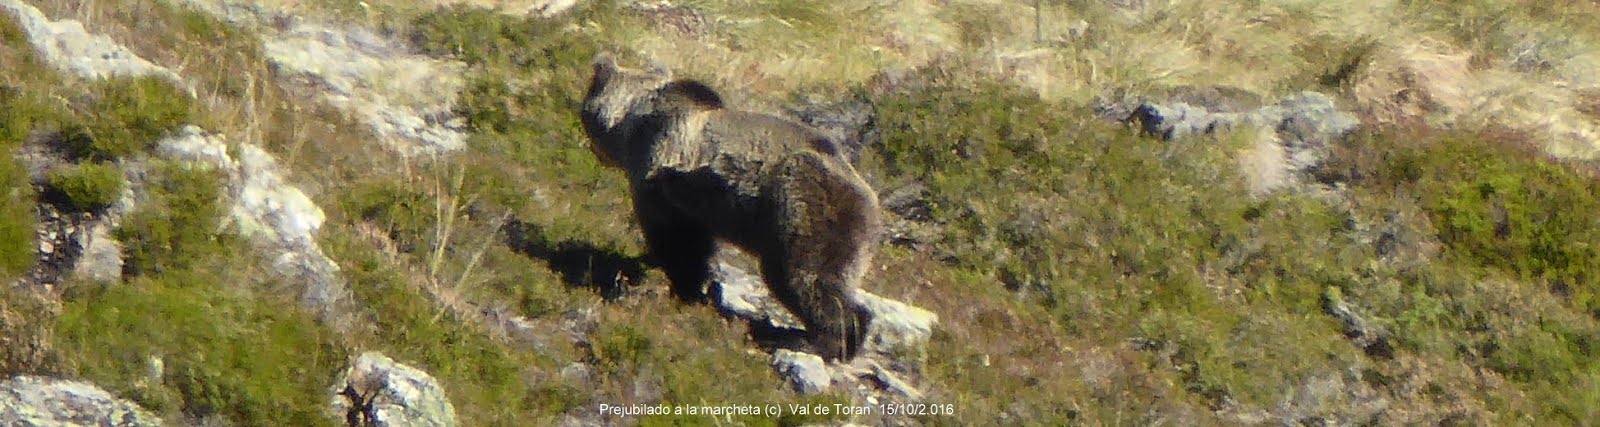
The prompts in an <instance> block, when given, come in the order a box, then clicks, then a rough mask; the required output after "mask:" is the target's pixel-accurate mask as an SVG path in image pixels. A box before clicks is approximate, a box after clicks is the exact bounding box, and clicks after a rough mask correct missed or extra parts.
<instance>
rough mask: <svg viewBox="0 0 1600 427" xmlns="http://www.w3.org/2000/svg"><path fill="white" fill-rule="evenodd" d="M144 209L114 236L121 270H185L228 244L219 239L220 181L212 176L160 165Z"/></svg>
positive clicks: (207, 172) (188, 167) (180, 166)
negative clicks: (120, 251)
mask: <svg viewBox="0 0 1600 427" xmlns="http://www.w3.org/2000/svg"><path fill="white" fill-rule="evenodd" d="M153 176H154V178H153V180H152V182H151V183H152V184H153V185H152V186H151V188H152V189H153V191H152V194H151V200H150V202H149V203H145V204H143V205H140V207H139V208H138V209H136V210H134V211H133V212H131V213H129V214H128V217H127V218H125V219H124V220H123V223H122V226H120V227H118V228H117V230H116V231H115V232H114V233H113V234H114V235H115V236H116V237H117V239H118V240H120V241H121V242H122V244H123V258H124V264H123V270H124V271H126V272H129V273H132V274H135V275H139V274H147V273H161V272H165V271H171V270H181V269H184V268H187V267H188V266H190V265H193V263H194V262H195V261H196V260H198V259H200V258H202V257H204V256H205V255H207V254H211V253H214V252H218V251H222V250H223V249H222V246H223V245H225V244H226V243H228V241H229V240H230V237H229V235H227V234H224V233H222V230H221V226H222V218H223V217H222V216H223V215H224V214H225V213H226V210H224V208H223V206H222V200H221V199H222V188H221V187H220V183H221V179H222V178H221V177H220V176H219V175H218V174H217V173H216V172H215V171H212V170H209V169H203V168H199V167H195V166H192V165H186V164H177V163H163V164H160V165H158V167H157V170H156V173H155V174H153Z"/></svg>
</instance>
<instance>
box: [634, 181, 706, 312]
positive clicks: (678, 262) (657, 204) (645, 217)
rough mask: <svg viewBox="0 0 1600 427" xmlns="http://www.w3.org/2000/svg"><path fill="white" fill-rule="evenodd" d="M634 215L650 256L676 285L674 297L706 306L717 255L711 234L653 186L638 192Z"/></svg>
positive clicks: (645, 186)
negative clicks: (714, 257) (714, 258)
mask: <svg viewBox="0 0 1600 427" xmlns="http://www.w3.org/2000/svg"><path fill="white" fill-rule="evenodd" d="M633 212H634V215H635V216H636V217H638V220H639V227H640V228H641V229H642V230H643V231H644V241H645V245H646V246H647V247H648V249H649V251H650V256H651V257H653V258H654V259H655V261H656V263H657V264H659V265H660V266H661V269H662V270H665V271H666V273H667V279H668V280H669V281H671V282H672V293H673V295H676V296H677V297H678V299H679V300H681V301H683V302H689V303H698V302H704V301H705V300H706V285H707V283H708V282H709V281H710V280H711V257H712V255H714V254H715V253H716V241H715V240H714V239H713V236H712V235H711V230H710V229H709V228H707V227H706V226H705V225H704V224H703V223H702V222H700V221H699V220H696V219H695V218H692V217H690V216H689V215H686V214H684V213H683V212H682V211H680V210H678V209H677V208H676V207H674V206H673V205H672V204H671V203H670V202H668V201H667V199H666V197H665V196H664V195H663V194H662V192H661V191H660V190H659V188H657V187H655V186H653V185H649V184H644V185H640V186H639V188H638V191H635V192H634V195H633Z"/></svg>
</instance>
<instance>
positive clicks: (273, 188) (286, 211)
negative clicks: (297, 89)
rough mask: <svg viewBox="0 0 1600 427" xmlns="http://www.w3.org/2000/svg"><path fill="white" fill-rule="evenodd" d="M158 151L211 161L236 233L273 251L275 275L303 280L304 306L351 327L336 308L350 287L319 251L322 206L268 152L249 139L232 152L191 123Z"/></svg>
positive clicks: (332, 322)
mask: <svg viewBox="0 0 1600 427" xmlns="http://www.w3.org/2000/svg"><path fill="white" fill-rule="evenodd" d="M158 146H159V151H160V152H161V154H163V155H165V156H167V157H170V158H174V159H178V160H186V161H191V162H196V163H200V164H205V165H209V166H211V167H214V168H217V170H218V171H220V172H222V173H223V175H224V176H226V177H227V182H226V183H224V188H226V189H227V191H228V195H229V196H230V199H231V200H232V201H233V207H232V209H230V212H231V215H230V219H231V220H232V221H233V223H234V224H235V225H237V226H238V228H239V232H240V234H243V235H245V236H247V237H250V238H251V239H253V240H256V241H258V242H260V243H262V244H264V245H266V246H267V247H269V248H271V249H273V250H274V251H275V252H277V256H276V257H275V259H273V262H272V264H273V267H274V269H275V270H277V273H278V274H281V275H283V276H284V277H288V278H291V279H292V280H293V281H294V282H296V283H304V284H306V289H305V291H304V293H303V294H302V299H303V302H304V304H305V305H306V306H307V307H308V308H310V309H312V310H314V312H316V313H318V315H319V317H320V318H321V319H322V320H323V321H324V322H326V323H328V324H330V325H332V326H333V327H334V328H335V329H336V330H341V331H342V330H345V328H347V327H349V325H347V324H346V322H345V321H344V319H343V318H342V317H341V316H342V314H341V313H343V312H345V311H344V310H341V309H340V308H339V307H340V305H341V304H343V303H344V302H345V301H347V300H348V298H349V291H348V289H346V288H345V286H344V281H343V279H341V278H340V277H339V275H338V272H339V266H338V265H337V264H334V263H333V260H331V259H329V258H328V257H327V256H326V255H324V254H323V253H322V248H321V247H320V246H318V245H317V241H316V237H315V235H316V232H317V230H318V229H320V228H321V227H322V221H323V220H324V218H325V217H324V216H323V213H322V209H321V208H319V207H317V205H316V204H315V203H312V202H311V199H310V198H309V197H306V195H305V193H303V192H301V191H300V189H299V188H297V187H295V186H294V185H293V184H291V183H289V182H288V180H286V179H285V178H284V177H283V175H282V173H281V172H280V168H279V166H278V163H277V160H275V159H273V157H272V155H271V154H269V153H267V152H266V151H265V150H262V149H261V148H260V147H257V146H255V145H253V144H249V143H241V144H239V145H238V147H237V150H236V151H235V153H236V154H237V157H238V158H237V159H236V158H234V156H232V155H229V150H228V144H227V143H226V142H224V141H223V140H222V137H221V136H220V135H214V134H208V133H205V132H204V131H202V130H201V129H200V128H197V127H194V126H188V127H185V128H184V129H183V130H182V131H181V132H179V133H178V134H177V135H174V136H173V137H171V138H167V139H164V140H162V141H161V142H160V143H159V144H158Z"/></svg>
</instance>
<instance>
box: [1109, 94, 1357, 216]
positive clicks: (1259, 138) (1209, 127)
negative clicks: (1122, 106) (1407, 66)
mask: <svg viewBox="0 0 1600 427" xmlns="http://www.w3.org/2000/svg"><path fill="white" fill-rule="evenodd" d="M1235 109H1237V110H1239V111H1238V112H1213V111H1210V110H1209V109H1207V108H1206V107H1202V106H1198V105H1191V104H1189V103H1186V102H1171V103H1160V102H1145V103H1142V104H1139V105H1138V107H1135V108H1134V109H1133V111H1132V113H1130V114H1129V115H1128V116H1127V118H1126V120H1127V121H1129V122H1131V123H1134V124H1136V125H1137V126H1138V127H1139V128H1140V129H1141V130H1143V131H1144V132H1145V133H1146V134H1149V135H1153V136H1156V137H1158V138H1161V139H1165V140H1175V139H1181V138H1186V137H1189V136H1194V135H1217V134H1223V133H1227V132H1233V131H1248V132H1253V133H1255V135H1256V138H1255V140H1256V144H1255V145H1253V146H1251V147H1249V148H1248V149H1247V151H1246V153H1244V154H1243V156H1241V161H1240V166H1241V167H1242V168H1244V170H1245V176H1246V177H1247V178H1249V180H1250V181H1251V182H1250V185H1251V188H1252V190H1254V191H1255V192H1257V193H1264V192H1269V191H1272V190H1275V189H1278V188H1281V187H1283V186H1286V185H1289V184H1292V183H1293V180H1292V179H1290V178H1289V175H1290V174H1292V173H1304V172H1310V171H1312V170H1314V169H1315V168H1317V167H1319V166H1321V165H1322V163H1323V161H1324V160H1325V159H1326V157H1327V154H1328V149H1329V144H1331V143H1333V142H1335V141H1337V140H1338V139H1340V138H1343V137H1344V136H1346V135H1348V134H1349V133H1350V132H1351V131H1353V130H1355V128H1356V126H1357V125H1359V124H1360V122H1359V121H1357V120H1356V117H1355V116H1354V115H1351V114H1350V113H1347V112H1344V111H1341V110H1339V109H1338V108H1337V107H1336V106H1335V105H1334V102H1333V99H1331V98H1329V97H1328V96H1327V95H1323V94H1321V93H1317V92H1301V93H1299V94H1296V95H1293V96H1289V97H1286V98H1283V99H1282V100H1279V101H1278V102H1277V103H1276V104H1272V105H1267V106H1263V107H1260V108H1255V109H1243V108H1235Z"/></svg>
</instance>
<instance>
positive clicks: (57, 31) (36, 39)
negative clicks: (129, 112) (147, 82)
mask: <svg viewBox="0 0 1600 427" xmlns="http://www.w3.org/2000/svg"><path fill="white" fill-rule="evenodd" d="M0 10H4V11H6V12H9V13H10V14H12V15H15V16H16V17H17V23H18V24H19V25H21V27H22V31H23V32H26V33H28V41H29V42H30V43H32V44H33V48H34V50H37V51H38V52H39V54H40V55H42V56H43V57H44V59H45V61H47V62H49V63H50V64H52V65H55V66H56V68H59V69H61V70H63V71H67V72H70V73H73V74H77V75H79V76H82V77H85V78H91V79H93V78H102V77H111V76H143V75H158V76H162V77H166V78H168V79H171V80H172V81H173V82H178V83H182V79H180V78H178V75H177V74H175V73H173V72H172V71H171V70H168V69H166V68H163V67H161V66H159V65H156V64H154V63H151V62H150V61H147V60H145V59H144V58H140V57H139V55H135V54H134V53H133V52H132V51H129V50H128V48H126V47H123V46H122V45H120V44H117V43H116V42H115V41H113V40H111V38H110V37H106V36H104V35H100V34H93V33H90V32H88V31H87V30H85V29H84V28H83V23H81V22H78V21H75V20H71V19H62V20H59V21H51V20H50V19H49V18H48V17H46V16H45V15H44V13H42V12H40V11H39V9H38V8H35V7H33V6H31V5H28V4H27V3H23V2H22V1H21V0H0Z"/></svg>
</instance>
